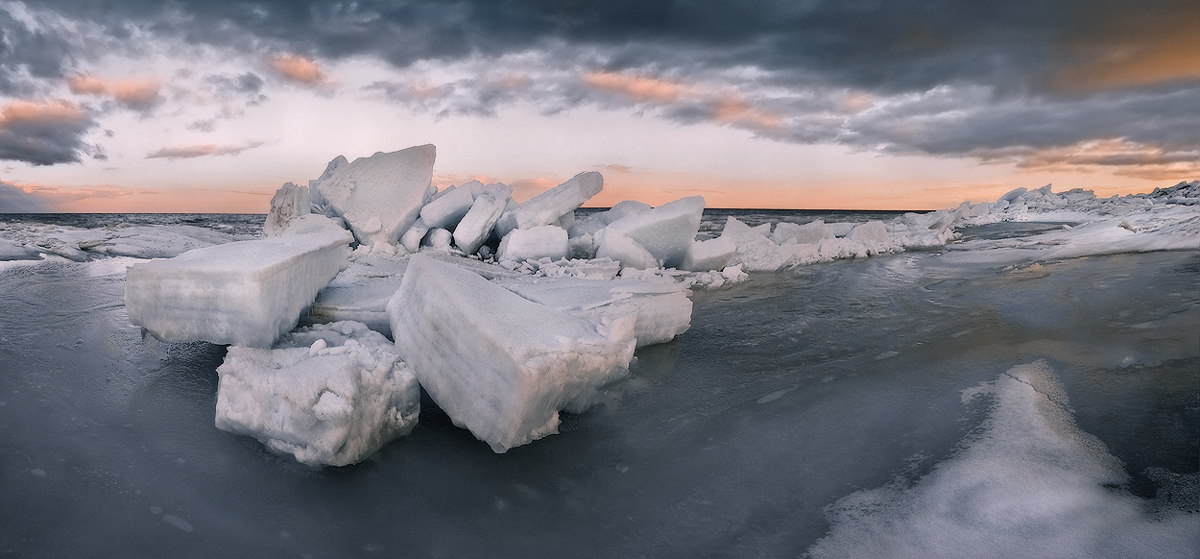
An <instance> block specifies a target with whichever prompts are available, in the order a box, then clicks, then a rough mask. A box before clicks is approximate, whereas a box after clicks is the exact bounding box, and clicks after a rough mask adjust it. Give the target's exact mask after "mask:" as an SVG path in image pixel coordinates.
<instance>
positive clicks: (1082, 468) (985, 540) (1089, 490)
mask: <svg viewBox="0 0 1200 559" xmlns="http://www.w3.org/2000/svg"><path fill="white" fill-rule="evenodd" d="M986 392H990V393H991V395H993V396H994V399H995V403H994V405H993V407H992V409H991V413H990V415H989V418H988V420H987V421H986V422H985V424H984V427H983V429H982V432H979V433H976V434H975V435H974V436H971V437H969V438H968V439H967V440H966V441H965V443H966V444H964V445H963V446H962V448H961V449H960V450H959V451H958V452H957V453H956V455H955V456H954V457H953V458H951V459H950V460H948V461H946V462H943V463H942V464H940V465H938V467H937V468H935V469H934V471H933V472H931V473H929V474H928V475H926V476H925V477H923V478H921V479H919V480H917V482H916V483H915V484H913V485H911V486H908V487H905V486H885V487H880V488H876V489H866V490H861V491H858V492H855V493H853V494H851V495H849V496H847V497H845V498H843V499H841V500H840V501H838V502H837V503H836V504H835V505H833V506H832V507H830V508H829V509H828V510H829V519H830V530H829V534H828V535H826V536H825V537H824V538H822V539H821V540H819V541H817V543H816V544H815V545H813V547H812V548H810V549H809V555H810V556H811V557H813V558H814V559H823V558H826V557H829V558H834V557H861V558H874V557H878V558H881V559H882V558H888V559H893V558H895V559H908V558H912V559H917V558H920V559H926V558H931V559H939V558H958V557H1028V558H1035V559H1036V558H1046V559H1050V558H1055V559H1061V558H1064V557H1070V558H1080V559H1082V558H1087V557H1190V556H1194V554H1195V547H1196V537H1197V534H1200V518H1197V517H1196V515H1194V514H1192V515H1188V514H1185V513H1179V514H1176V515H1172V516H1169V517H1166V518H1161V519H1154V518H1152V517H1150V516H1149V515H1148V514H1146V511H1145V505H1144V504H1143V502H1142V500H1141V499H1138V498H1137V497H1134V496H1133V495H1130V494H1128V493H1126V492H1124V491H1123V490H1120V489H1118V487H1119V486H1121V485H1123V484H1125V482H1126V481H1127V479H1126V478H1127V476H1126V474H1125V472H1124V471H1123V469H1122V467H1121V463H1120V461H1119V460H1117V458H1116V457H1114V456H1113V455H1111V454H1109V453H1108V452H1107V449H1106V448H1105V446H1104V444H1103V443H1102V442H1101V441H1100V440H1098V439H1096V438H1095V437H1094V436H1092V435H1090V434H1088V433H1085V432H1083V431H1081V430H1080V429H1079V428H1078V427H1077V426H1076V425H1075V422H1074V420H1073V419H1072V417H1071V414H1070V408H1069V407H1068V406H1067V403H1066V402H1065V401H1063V400H1062V396H1061V395H1062V393H1063V392H1062V390H1061V388H1060V387H1059V386H1058V382H1057V380H1056V379H1055V377H1054V373H1053V371H1051V370H1050V368H1049V367H1048V366H1047V365H1046V364H1045V363H1044V362H1036V363H1032V364H1028V365H1022V366H1019V367H1015V368H1013V369H1011V370H1009V371H1008V372H1007V373H1005V374H1003V375H1001V376H1000V378H999V379H998V380H996V381H995V383H994V384H993V385H991V386H990V387H983V390H980V391H978V392H977V393H986ZM976 397H981V396H976Z"/></svg>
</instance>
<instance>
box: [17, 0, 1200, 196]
mask: <svg viewBox="0 0 1200 559" xmlns="http://www.w3.org/2000/svg"><path fill="white" fill-rule="evenodd" d="M428 143H432V144H434V145H436V146H437V162H436V164H435V171H434V177H433V182H434V184H436V185H438V186H439V187H446V186H449V185H451V184H461V183H462V182H465V181H468V180H471V179H480V180H483V181H484V182H491V181H501V182H505V183H507V184H512V185H514V187H515V193H514V197H516V198H517V199H518V200H524V199H528V198H530V197H532V196H534V195H536V194H537V193H539V192H541V191H544V190H545V189H547V188H550V187H552V186H554V185H556V184H559V183H561V182H562V181H565V180H566V179H568V178H570V177H571V176H573V175H575V174H576V173H579V172H583V171H599V172H601V173H602V174H603V175H604V179H605V183H604V184H605V186H604V190H603V191H602V192H601V193H600V194H599V195H597V196H596V197H595V198H593V199H592V200H591V201H590V202H589V204H588V205H591V206H608V205H612V204H614V203H616V202H618V201H621V200H627V199H636V200H640V201H643V202H646V203H649V204H653V205H658V204H661V203H664V202H667V201H670V200H674V199H677V198H681V197H684V196H690V195H695V194H700V195H703V196H704V197H705V200H706V202H707V204H708V206H709V207H729V208H734V207H742V208H811V209H914V210H916V209H937V208H943V207H953V206H956V205H958V204H959V203H960V202H962V201H971V202H981V201H991V200H995V199H996V198H998V197H999V196H1000V195H1002V194H1004V193H1005V192H1007V191H1009V190H1011V189H1013V188H1017V187H1028V188H1036V187H1040V186H1043V185H1045V184H1052V185H1053V188H1054V190H1055V191H1060V190H1067V189H1071V188H1086V189H1091V190H1094V191H1095V192H1096V193H1097V195H1100V196H1111V195H1116V194H1121V195H1124V194H1130V193H1137V192H1148V191H1150V190H1152V189H1153V188H1154V187H1165V186H1170V185H1173V184H1175V183H1177V182H1179V181H1183V180H1195V179H1197V178H1200V4H1197V3H1196V2H1195V0H1138V1H1133V0H1010V1H1006V2H986V3H981V2H962V1H950V0H893V1H878V0H728V1H726V0H707V1H686V0H675V1H667V0H607V1H603V2H600V1H596V2H591V1H585V0H526V1H521V0H442V1H420V0H413V1H392V2H373V1H359V2H317V1H313V2H304V1H292V0H262V1H257V2H239V1H222V2H213V1H211V0H177V1H174V2H160V1H149V0H105V1H95V0H39V1H38V2H34V3H22V2H11V1H8V0H0V212H30V211H60V212H238V213H241V212H246V213H265V212H266V211H267V209H268V208H269V202H270V198H271V195H272V194H273V193H274V192H275V190H276V189H277V188H279V187H280V186H281V185H282V184H283V183H284V182H288V181H291V182H295V183H297V184H307V181H308V180H309V179H314V178H317V177H318V176H320V174H321V172H322V171H323V170H324V169H325V166H326V164H327V163H328V162H329V161H330V160H332V159H334V158H335V157H337V156H338V155H344V156H346V157H347V158H348V159H350V160H353V159H355V158H357V157H366V156H369V155H371V154H373V153H375V152H380V151H383V152H390V151H395V150H399V149H403V148H406V147H409V146H414V145H421V144H428Z"/></svg>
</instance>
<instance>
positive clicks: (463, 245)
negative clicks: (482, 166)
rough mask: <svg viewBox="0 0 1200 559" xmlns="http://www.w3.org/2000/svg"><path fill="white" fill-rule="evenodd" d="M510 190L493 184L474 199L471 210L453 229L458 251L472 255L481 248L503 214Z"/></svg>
mask: <svg viewBox="0 0 1200 559" xmlns="http://www.w3.org/2000/svg"><path fill="white" fill-rule="evenodd" d="M512 190H513V189H512V187H511V186H508V185H505V184H502V183H493V184H489V185H487V186H486V187H485V188H484V189H483V192H482V193H481V194H480V195H479V196H477V197H476V198H475V201H474V202H473V203H472V204H471V208H470V209H469V210H468V211H467V212H466V214H464V216H463V218H462V220H461V221H460V222H459V223H458V227H456V228H455V229H454V244H455V246H457V247H458V248H459V250H462V251H463V252H464V253H466V254H474V253H475V252H476V251H478V250H479V247H481V246H483V243H484V242H485V241H487V239H488V237H489V236H491V234H492V229H493V228H494V227H495V226H496V221H498V220H499V219H500V214H502V213H503V212H504V208H505V206H506V205H507V204H508V201H509V200H510V197H511V196H512Z"/></svg>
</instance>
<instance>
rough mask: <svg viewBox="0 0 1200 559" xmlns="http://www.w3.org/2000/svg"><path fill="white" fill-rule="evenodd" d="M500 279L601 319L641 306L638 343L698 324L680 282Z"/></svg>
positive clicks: (528, 294)
mask: <svg viewBox="0 0 1200 559" xmlns="http://www.w3.org/2000/svg"><path fill="white" fill-rule="evenodd" d="M496 283H498V284H500V285H502V286H504V287H505V288H507V289H508V290H509V291H512V292H514V293H516V294H517V295H520V296H521V297H524V298H526V299H529V300H530V301H533V302H536V303H541V304H543V305H547V306H551V307H554V308H556V309H559V310H561V311H563V312H566V313H568V314H570V315H571V316H575V317H578V318H584V319H588V320H593V321H599V320H601V319H603V317H605V316H606V315H607V314H608V313H609V312H610V311H611V309H612V308H613V307H614V306H620V305H632V306H634V307H637V309H638V313H637V322H636V324H635V326H634V336H635V337H636V338H637V347H644V346H648V345H654V344H661V343H666V342H669V341H671V340H673V339H675V336H678V335H679V334H682V333H684V332H686V331H687V329H688V328H689V327H690V326H691V324H692V301H691V299H689V298H688V297H689V296H690V295H691V292H690V291H689V290H688V289H687V286H686V285H684V284H682V283H678V282H675V281H669V280H667V281H657V282H650V281H646V280H640V279H613V280H595V279H580V278H572V277H555V278H517V279H507V280H497V281H496Z"/></svg>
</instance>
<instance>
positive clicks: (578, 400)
mask: <svg viewBox="0 0 1200 559" xmlns="http://www.w3.org/2000/svg"><path fill="white" fill-rule="evenodd" d="M387 310H388V315H389V316H390V317H391V321H392V334H393V337H394V338H395V340H396V348H397V350H398V351H399V353H400V356H401V357H402V358H403V359H404V361H405V362H406V363H407V364H408V365H409V367H411V368H412V370H413V372H414V373H415V374H416V375H417V378H418V379H419V380H420V381H421V386H422V387H424V388H425V390H426V391H427V392H428V393H429V396H430V397H431V398H433V400H434V401H435V402H437V404H438V406H440V407H441V408H442V409H443V410H444V411H445V412H446V413H447V414H448V415H449V416H450V418H451V419H452V420H453V421H454V423H455V424H456V425H459V426H463V427H466V428H467V429H470V431H471V433H472V434H474V435H475V437H476V438H478V439H479V440H481V441H484V442H486V443H488V444H489V445H490V446H491V447H492V450H493V451H495V452H505V451H507V450H508V449H510V448H513V447H515V446H520V445H523V444H526V443H529V442H531V441H533V440H536V439H539V438H541V437H544V436H546V435H549V434H552V433H555V432H557V427H558V412H559V411H560V410H567V411H569V412H572V413H575V412H582V411H583V410H585V409H587V408H588V407H590V406H591V405H592V404H594V403H595V402H596V401H597V399H598V398H599V396H600V392H599V390H600V389H602V387H603V386H604V385H606V384H609V383H611V382H613V381H615V380H618V379H620V378H622V377H624V376H625V375H627V374H628V365H629V361H630V360H631V359H632V358H633V350H634V339H633V331H634V320H635V316H636V315H635V314H634V312H633V310H632V309H619V310H620V311H621V313H622V314H620V316H611V317H609V318H608V319H606V320H604V321H603V322H602V324H601V327H600V328H599V329H597V327H596V326H595V325H594V324H592V323H591V322H588V321H586V320H583V319H579V318H575V317H572V316H568V315H567V314H566V313H563V312H561V311H558V310H556V309H553V308H551V307H548V306H545V305H540V304H538V303H534V302H531V301H528V300H525V299H523V298H521V297H520V296H519V295H517V294H515V293H513V292H511V291H509V290H507V289H504V288H503V287H500V286H499V285H496V284H494V283H492V282H489V281H487V280H485V279H483V278H482V277H480V276H478V275H476V274H474V273H472V272H469V271H466V270H463V269H461V268H458V267H456V266H453V265H451V264H446V263H443V262H439V261H437V260H434V259H432V258H430V257H428V256H425V255H414V256H413V257H412V258H411V259H410V262H409V265H408V270H407V271H406V272H405V274H404V281H403V283H402V284H401V286H400V289H399V291H397V292H396V295H395V297H393V298H392V300H391V302H389V303H388V308H387ZM624 313H628V314H624ZM616 314H618V313H614V315H616Z"/></svg>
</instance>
